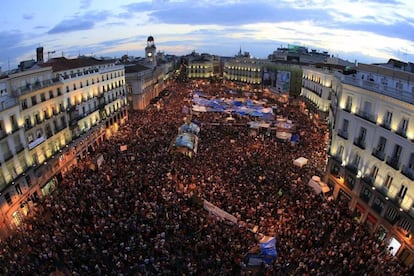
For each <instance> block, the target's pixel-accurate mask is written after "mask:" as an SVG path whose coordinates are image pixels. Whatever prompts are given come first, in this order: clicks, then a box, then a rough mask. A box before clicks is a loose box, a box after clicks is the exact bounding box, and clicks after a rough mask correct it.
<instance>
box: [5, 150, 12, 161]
mask: <svg viewBox="0 0 414 276" xmlns="http://www.w3.org/2000/svg"><path fill="white" fill-rule="evenodd" d="M3 157H4V161H5V162H7V161H9V160H10V159H11V158H12V157H13V153H12V152H11V151H9V150H8V151H5V152H3Z"/></svg>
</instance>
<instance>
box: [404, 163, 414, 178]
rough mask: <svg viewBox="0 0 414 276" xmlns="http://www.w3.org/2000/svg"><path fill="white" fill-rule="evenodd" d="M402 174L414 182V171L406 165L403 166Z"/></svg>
mask: <svg viewBox="0 0 414 276" xmlns="http://www.w3.org/2000/svg"><path fill="white" fill-rule="evenodd" d="M401 173H402V174H403V175H404V176H406V177H408V178H409V179H411V180H414V169H412V168H410V167H408V166H405V165H404V166H402V170H401Z"/></svg>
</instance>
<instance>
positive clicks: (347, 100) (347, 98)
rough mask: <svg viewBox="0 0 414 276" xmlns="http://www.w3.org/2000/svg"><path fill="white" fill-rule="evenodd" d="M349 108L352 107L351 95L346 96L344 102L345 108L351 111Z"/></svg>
mask: <svg viewBox="0 0 414 276" xmlns="http://www.w3.org/2000/svg"><path fill="white" fill-rule="evenodd" d="M351 108H352V97H351V96H347V97H346V103H345V110H348V111H351Z"/></svg>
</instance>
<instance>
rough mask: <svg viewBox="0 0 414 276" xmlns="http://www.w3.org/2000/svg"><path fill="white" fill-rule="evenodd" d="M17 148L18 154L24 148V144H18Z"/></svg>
mask: <svg viewBox="0 0 414 276" xmlns="http://www.w3.org/2000/svg"><path fill="white" fill-rule="evenodd" d="M15 149H16V154H18V153H20V152H21V151H23V150H24V146H23V145H22V144H18V145H16V147H15Z"/></svg>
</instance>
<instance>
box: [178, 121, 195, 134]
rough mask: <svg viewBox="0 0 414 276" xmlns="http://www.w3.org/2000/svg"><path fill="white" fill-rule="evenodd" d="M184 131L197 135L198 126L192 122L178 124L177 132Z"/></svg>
mask: <svg viewBox="0 0 414 276" xmlns="http://www.w3.org/2000/svg"><path fill="white" fill-rule="evenodd" d="M184 132H188V133H193V134H196V135H197V134H198V133H199V132H200V127H199V126H198V125H196V124H195V123H193V122H188V123H185V124H183V125H182V126H180V129H179V133H184Z"/></svg>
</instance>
